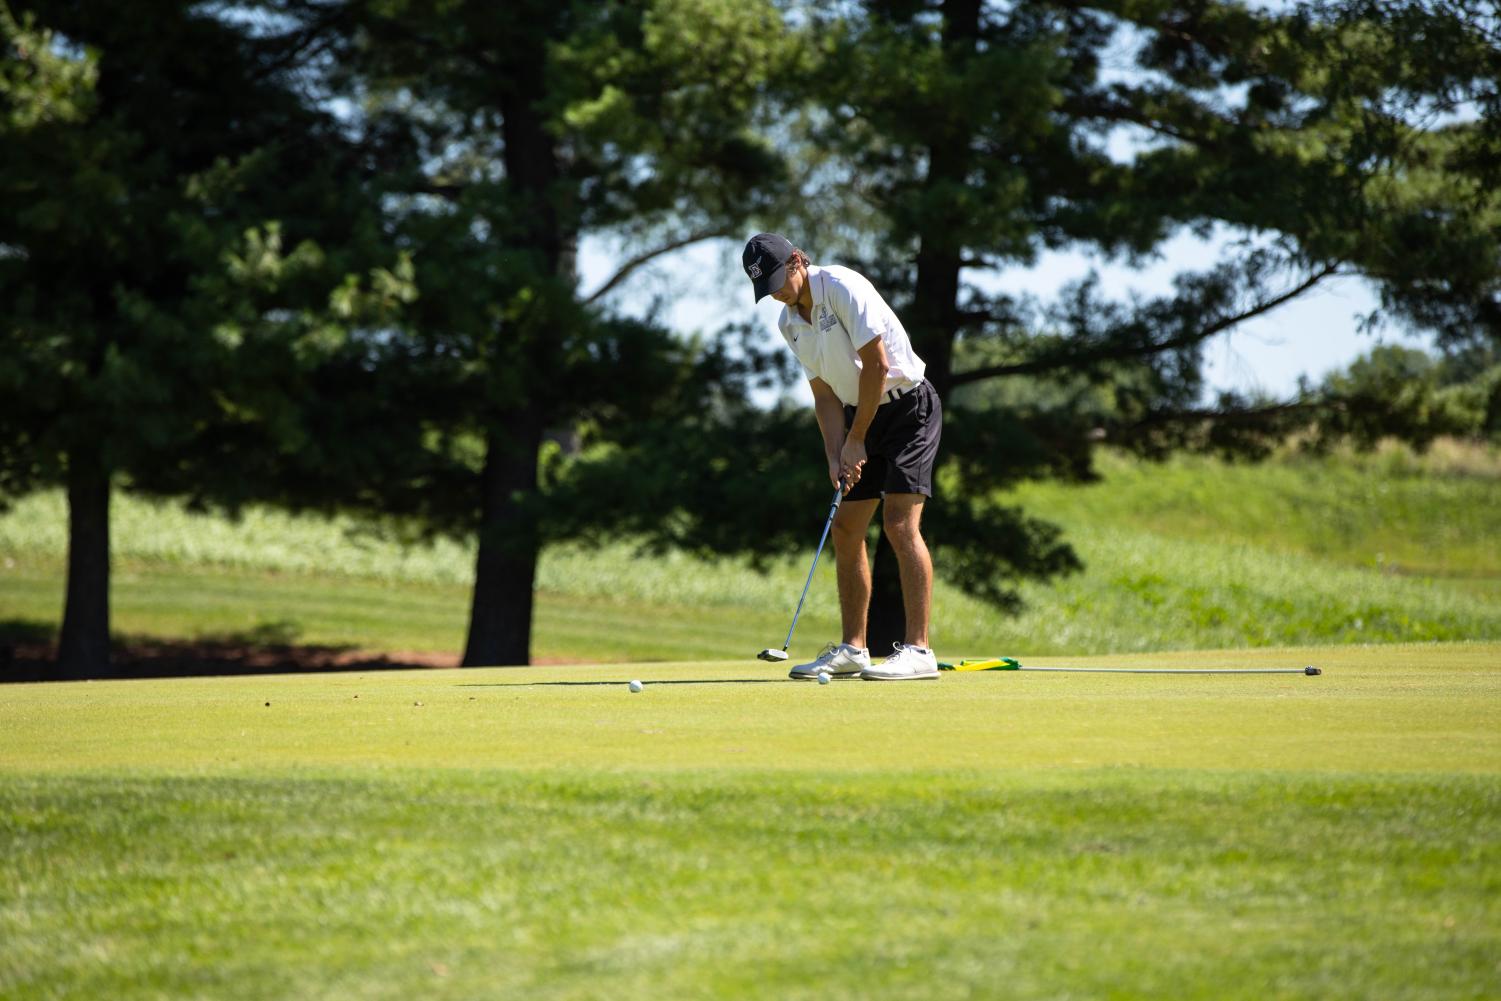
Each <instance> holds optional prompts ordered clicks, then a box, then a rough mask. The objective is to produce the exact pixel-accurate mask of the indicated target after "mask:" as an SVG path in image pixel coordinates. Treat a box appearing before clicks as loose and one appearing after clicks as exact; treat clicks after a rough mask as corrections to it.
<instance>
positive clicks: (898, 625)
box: [865, 528, 907, 657]
mask: <svg viewBox="0 0 1501 1001" xmlns="http://www.w3.org/2000/svg"><path fill="white" fill-rule="evenodd" d="M870 584H871V586H870V608H869V609H868V610H867V613H866V622H865V642H866V645H867V646H868V647H869V648H870V655H871V656H872V657H889V656H891V646H892V644H893V643H902V642H905V641H906V639H907V605H906V603H905V602H904V601H903V600H902V568H901V564H899V563H898V562H897V560H896V550H895V549H892V548H891V543H890V541H888V540H887V538H886V530H885V529H884V528H883V529H881V530H880V531H878V532H877V533H876V554H875V562H874V566H873V568H872V569H871V582H870Z"/></svg>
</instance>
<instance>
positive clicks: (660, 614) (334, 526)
mask: <svg viewBox="0 0 1501 1001" xmlns="http://www.w3.org/2000/svg"><path fill="white" fill-rule="evenodd" d="M1101 470H1102V473H1103V474H1104V478H1103V481H1102V482H1100V483H1097V484H1094V485H1090V486H1085V487H1065V486H1060V485H1056V484H1026V485H1024V486H1022V487H1020V488H1019V489H1018V490H1016V491H1015V492H1014V497H1013V498H1010V499H1012V500H1014V501H1015V502H1016V503H1019V504H1021V505H1022V506H1024V507H1026V508H1027V509H1029V510H1031V511H1033V512H1036V513H1040V514H1043V515H1044V516H1046V517H1049V518H1052V519H1054V520H1056V521H1058V522H1059V523H1061V524H1062V525H1063V526H1064V527H1065V529H1066V530H1067V532H1068V536H1069V538H1070V540H1071V541H1072V542H1073V544H1074V545H1075V546H1076V548H1077V549H1078V551H1079V553H1080V555H1081V556H1082V557H1083V559H1084V561H1085V562H1086V564H1087V570H1086V571H1085V573H1083V574H1082V575H1079V576H1076V577H1073V578H1069V579H1066V580H1063V581H1059V582H1055V583H1053V584H1049V585H1037V584H1030V583H1028V584H1024V585H1023V586H1022V590H1023V593H1024V595H1025V597H1026V600H1027V603H1028V608H1027V611H1026V612H1025V613H1024V614H1023V615H1022V616H1020V617H1019V618H1004V617H1002V616H1000V615H998V614H997V613H995V612H994V611H993V610H991V609H989V608H987V607H985V606H983V605H981V604H979V603H978V602H975V601H972V600H970V599H968V598H966V597H965V596H963V595H962V594H959V593H957V592H955V591H954V590H953V589H951V588H948V587H946V586H944V585H942V584H941V583H940V585H939V587H938V593H937V600H936V613H935V624H934V637H935V640H934V642H935V645H936V646H938V647H939V649H940V652H941V653H943V652H951V653H953V654H954V655H956V656H957V655H961V654H967V653H987V652H1030V653H1056V652H1080V653H1088V652H1106V651H1129V650H1154V649H1184V648H1193V647H1228V646H1245V645H1252V646H1256V645H1267V644H1278V643H1284V644H1285V643H1311V642H1327V643H1348V642H1402V641H1422V640H1458V639H1473V638H1494V637H1501V458H1498V457H1497V454H1496V453H1495V452H1494V451H1493V450H1491V451H1486V450H1481V449H1476V448H1463V447H1459V446H1455V445H1443V446H1441V447H1440V448H1439V449H1436V450H1435V451H1434V452H1433V453H1431V454H1430V455H1428V456H1424V457H1415V456H1412V455H1411V454H1410V453H1407V452H1405V451H1402V450H1391V451H1388V452H1385V453H1382V454H1378V455H1375V456H1370V457H1352V456H1338V457H1333V458H1326V459H1309V458H1303V457H1299V456H1296V455H1288V456H1285V457H1283V458H1280V459H1278V460H1276V461H1274V462H1271V463H1267V464H1263V465H1259V466H1240V465H1227V464H1225V463H1221V462H1217V461H1214V460H1210V459H1203V458H1179V459H1176V460H1173V461H1172V462H1169V463H1166V464H1162V465H1153V464H1145V463H1140V462H1136V461H1132V460H1128V459H1125V458H1121V457H1118V456H1113V455H1110V454H1108V453H1107V454H1105V455H1104V456H1102V459H1101ZM65 525H66V517H65V509H64V505H63V502H62V499H61V497H60V496H59V495H58V494H55V493H53V494H45V495H39V496H35V497H31V498H27V499H25V500H23V501H21V502H20V503H19V504H17V505H16V507H15V508H14V510H13V511H12V512H11V513H9V514H7V515H3V516H0V623H9V627H8V628H9V629H10V630H11V631H12V632H13V633H14V632H16V631H18V630H20V631H23V632H30V633H33V634H35V633H37V632H39V631H42V632H45V631H46V630H48V629H51V628H54V627H55V624H56V622H57V621H58V620H59V618H60V612H61V596H62V572H61V571H62V566H63V559H64V554H65V551H66V538H65V532H64V529H65ZM114 541H115V556H116V561H117V567H118V572H117V575H116V580H115V626H116V628H117V629H118V630H119V631H120V632H122V633H128V634H135V635H148V636H177V637H196V636H219V637H230V638H248V639H255V638H260V639H268V640H269V639H283V640H298V641H301V642H307V643H328V644H345V645H350V646H356V647H362V648H372V649H378V650H397V651H402V650H405V651H410V650H435V651H446V652H449V653H453V652H456V651H457V650H458V649H459V647H460V645H461V644H462V637H463V631H464V627H465V620H466V616H467V611H468V594H467V582H468V580H469V577H470V574H471V567H472V553H471V552H470V550H469V548H468V547H467V546H464V545H460V544H456V543H451V542H444V543H439V544H437V545H435V546H431V547H417V548H403V547H402V546H400V545H397V544H395V543H393V542H390V541H388V540H383V539H381V538H378V537H376V536H373V535H371V534H370V533H368V532H363V531H361V530H360V529H359V527H358V526H355V525H352V524H349V523H342V522H333V523H331V522H325V521H322V520H318V519H310V518H292V517H288V516H286V515H281V514H278V513H275V512H269V511H254V512H251V513H250V514H249V515H248V516H247V517H246V518H245V519H243V520H242V521H240V522H238V523H231V522H229V521H227V520H225V519H222V518H216V517H207V516H199V515H193V514H189V513H187V512H185V511H183V510H182V509H181V508H179V507H176V506H173V505H155V504H150V503H146V502H142V501H139V500H133V499H130V498H128V497H120V498H118V499H117V502H116V505H115V520H114ZM812 541H813V540H810V548H811V544H812ZM810 556H811V552H810V553H808V554H804V555H799V556H798V557H796V558H792V559H788V560H785V561H782V562H780V563H778V564H777V565H776V566H775V567H774V568H773V570H772V572H771V573H770V574H769V575H765V576H762V575H759V574H756V573H754V572H751V571H750V570H748V569H747V568H746V567H744V566H743V565H742V564H740V563H738V562H736V561H733V560H720V561H700V560H696V559H690V558H687V557H683V556H680V555H679V556H668V557H662V558H651V559H641V558H638V557H637V556H636V555H635V553H634V550H633V549H632V547H631V546H629V545H627V544H623V543H622V544H618V545H614V546H610V547H606V548H604V549H601V550H585V549H582V548H579V547H573V546H562V547H556V548H554V549H552V550H550V551H548V552H547V553H546V554H545V555H544V558H543V560H542V565H541V570H540V574H539V580H538V587H539V592H540V593H539V610H538V621H537V629H536V643H535V652H536V655H537V656H538V657H539V658H543V659H571V660H597V659H677V658H683V657H716V656H733V655H737V654H740V653H744V652H747V651H748V652H754V651H755V650H756V649H759V648H761V647H763V646H766V645H768V644H769V643H772V642H778V643H779V642H780V639H781V638H782V636H783V635H785V631H786V623H787V621H788V619H789V618H790V614H791V609H792V605H793V604H794V602H795V601H796V598H797V594H798V591H799V590H800V588H801V584H802V578H803V575H804V574H805V573H806V561H807V559H808V558H809V557H810ZM821 577H822V579H821V580H820V581H819V582H818V583H817V584H816V586H815V587H814V589H813V592H812V593H811V594H810V596H809V607H808V609H807V611H806V612H805V613H804V619H803V620H802V622H800V624H799V636H798V643H796V644H795V647H794V652H799V651H805V650H812V649H816V648H817V647H818V646H819V645H821V644H822V643H823V642H826V641H827V640H829V639H832V638H834V636H833V633H834V632H835V630H836V628H837V610H836V607H835V598H834V589H833V580H832V568H831V567H829V566H827V565H825V566H824V567H823V568H822V572H821ZM0 628H5V627H4V626H0Z"/></svg>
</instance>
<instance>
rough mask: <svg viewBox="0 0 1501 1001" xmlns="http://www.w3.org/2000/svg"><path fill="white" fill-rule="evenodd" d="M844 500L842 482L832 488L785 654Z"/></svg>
mask: <svg viewBox="0 0 1501 1001" xmlns="http://www.w3.org/2000/svg"><path fill="white" fill-rule="evenodd" d="M842 500H844V480H840V481H839V486H837V487H835V488H834V500H833V502H831V503H830V504H829V516H828V518H827V519H825V520H824V523H823V534H822V535H820V536H819V537H818V549H817V550H816V551H815V552H814V553H813V565H812V566H810V567H809V568H808V579H807V580H806V581H804V582H803V593H802V595H801V596H799V597H798V599H797V611H795V612H793V613H792V625H791V626H789V627H788V629H787V642H785V643H783V644H782V650H783V651H784V652H785V651H786V649H787V648H788V647H790V646H791V645H792V632H793V630H795V629H796V628H797V617H798V616H799V615H802V614H803V602H804V601H806V600H807V599H808V588H809V587H810V586H811V585H812V583H813V571H815V570H817V569H818V558H819V557H820V556H822V555H823V544H824V542H825V541H826V540H827V539H828V537H829V529H830V528H832V527H833V525H834V515H835V514H836V513H837V512H838V511H839V503H840V502H841V501H842Z"/></svg>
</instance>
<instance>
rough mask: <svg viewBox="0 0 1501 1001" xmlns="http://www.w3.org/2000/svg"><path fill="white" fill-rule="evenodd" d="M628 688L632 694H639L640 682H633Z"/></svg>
mask: <svg viewBox="0 0 1501 1001" xmlns="http://www.w3.org/2000/svg"><path fill="white" fill-rule="evenodd" d="M628 687H629V688H630V690H631V691H633V692H639V691H641V682H639V681H633V682H631V683H630V685H629V686H628Z"/></svg>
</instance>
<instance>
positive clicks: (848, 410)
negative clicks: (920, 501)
mask: <svg viewBox="0 0 1501 1001" xmlns="http://www.w3.org/2000/svg"><path fill="white" fill-rule="evenodd" d="M854 419H855V408H854V407H845V408H844V427H845V429H846V430H848V429H849V426H850V423H851V422H852V421H854ZM942 434H943V405H942V404H941V403H939V402H938V391H937V390H936V389H934V388H933V384H932V383H931V382H928V381H927V380H926V379H925V380H923V382H922V383H920V384H919V385H918V386H916V387H915V388H913V389H912V390H911V391H910V392H908V393H907V394H906V395H905V396H903V397H901V398H899V399H896V400H892V401H891V402H889V403H883V404H881V406H880V407H879V408H877V410H876V418H875V420H873V421H871V422H870V429H869V430H868V431H866V432H865V455H866V462H865V469H864V470H863V471H862V472H861V474H860V482H859V483H856V484H855V487H854V489H853V490H851V491H850V492H849V493H847V494H845V495H844V499H845V500H852V501H859V500H873V499H875V498H877V497H884V496H886V495H887V494H922V495H923V496H924V497H932V496H933V460H934V459H936V458H937V457H938V439H939V438H940V437H941V436H942Z"/></svg>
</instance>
